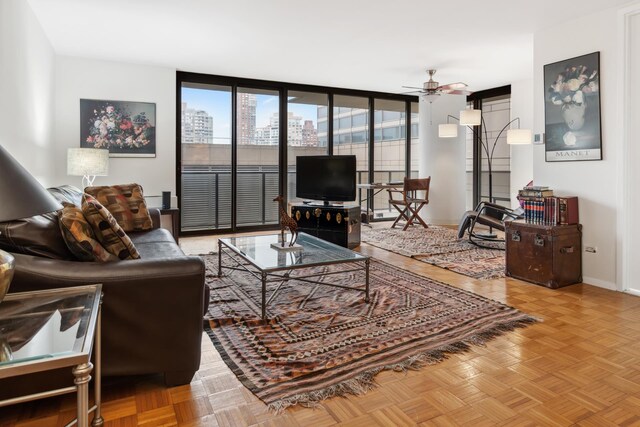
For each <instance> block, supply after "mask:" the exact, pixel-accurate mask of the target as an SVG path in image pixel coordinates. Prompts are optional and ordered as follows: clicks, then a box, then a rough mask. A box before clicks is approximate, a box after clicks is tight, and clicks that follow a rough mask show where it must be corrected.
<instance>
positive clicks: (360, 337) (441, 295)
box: [204, 255, 535, 411]
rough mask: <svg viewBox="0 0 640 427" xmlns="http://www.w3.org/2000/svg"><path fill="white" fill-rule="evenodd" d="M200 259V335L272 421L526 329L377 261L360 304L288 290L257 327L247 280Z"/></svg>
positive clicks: (491, 305) (467, 295) (353, 295)
mask: <svg viewBox="0 0 640 427" xmlns="http://www.w3.org/2000/svg"><path fill="white" fill-rule="evenodd" d="M204 258H205V262H206V265H207V279H206V280H207V284H208V285H209V287H210V289H211V303H210V306H209V312H208V315H207V319H208V320H207V321H205V330H206V331H207V333H208V335H209V337H210V338H211V340H212V341H213V344H214V345H215V347H216V349H217V350H218V352H219V353H220V355H221V356H222V359H223V360H224V361H225V363H226V364H227V366H229V368H230V369H231V370H232V371H233V372H234V374H235V375H236V376H237V377H238V378H239V379H240V381H241V382H242V384H243V385H244V386H245V387H247V388H248V389H249V390H250V391H251V392H252V393H254V394H255V395H256V396H258V397H259V398H260V399H262V400H263V401H264V402H265V403H267V404H268V405H269V408H270V409H272V410H276V411H280V410H283V409H285V408H287V407H288V406H291V405H296V404H301V405H305V406H312V405H314V404H316V403H317V402H320V401H322V400H324V399H326V398H330V397H333V396H344V395H346V394H355V395H359V394H363V393H366V392H367V391H368V390H370V389H372V388H373V387H374V386H375V384H374V380H373V377H374V376H375V375H376V374H377V373H378V372H380V371H382V370H385V369H393V370H396V371H402V370H405V369H408V368H418V367H420V366H423V365H428V364H432V363H437V362H439V361H442V360H443V359H445V358H446V355H447V354H448V353H458V352H462V351H465V350H468V349H469V346H470V345H472V344H483V343H484V342H485V341H487V340H489V339H491V338H493V337H495V336H498V335H500V334H503V333H505V332H507V331H511V330H513V329H514V328H518V327H523V326H526V325H527V324H530V323H533V322H535V319H533V318H532V317H530V316H528V315H526V314H524V313H522V312H519V311H518V310H516V309H514V308H512V307H509V306H506V305H503V304H501V303H498V302H496V301H493V300H490V299H487V298H484V297H482V296H479V295H476V294H473V293H471V292H468V291H465V290H462V289H457V288H454V287H451V286H449V285H446V284H444V283H440V282H437V281H434V280H430V279H427V278H425V277H422V276H418V275H416V274H413V273H410V272H408V271H406V270H400V269H398V268H396V267H393V266H392V265H389V264H386V263H383V262H381V261H377V260H372V262H371V269H370V276H371V281H370V284H371V302H370V303H369V304H365V303H364V301H363V295H362V294H361V293H359V292H354V291H346V290H342V289H338V288H334V287H330V286H322V285H303V284H301V283H300V282H296V281H290V282H289V283H288V284H286V285H284V286H283V288H282V289H280V293H279V294H278V296H277V297H276V298H275V299H274V300H273V301H272V302H271V304H270V305H269V306H268V311H267V316H268V318H269V320H267V321H262V320H261V319H260V305H259V304H260V285H259V284H258V282H257V280H256V279H255V278H254V277H252V276H250V275H248V274H246V273H240V272H232V273H231V274H230V275H228V276H227V275H225V277H223V278H218V277H217V276H216V269H217V257H215V256H211V255H206V256H205V257H204ZM223 262H224V261H223ZM316 268H323V269H327V270H331V269H332V267H316ZM225 274H226V271H225ZM361 276H362V274H361V273H350V275H349V276H347V275H345V277H343V278H341V279H340V277H342V276H341V275H338V276H330V277H331V280H332V281H337V282H334V283H343V284H349V285H353V284H357V283H363V277H361ZM272 286H276V284H272ZM270 289H271V288H270Z"/></svg>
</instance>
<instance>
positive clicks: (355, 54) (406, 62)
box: [29, 0, 628, 93]
mask: <svg viewBox="0 0 640 427" xmlns="http://www.w3.org/2000/svg"><path fill="white" fill-rule="evenodd" d="M627 2H628V0H580V1H579V2H577V3H576V2H573V1H572V2H569V1H566V0H537V1H531V0H448V1H443V0H439V1H435V0H396V1H388V0H387V1H380V0H324V1H317V0H316V1H314V2H313V3H312V2H309V1H306V2H305V1H293V0H233V1H218V0H180V1H178V0H108V1H104V0H56V1H51V0H29V3H30V4H31V6H32V8H33V10H34V12H35V13H36V16H37V17H38V19H39V20H40V22H41V24H42V26H43V28H44V30H45V32H46V34H47V36H48V37H49V39H50V40H51V43H52V44H53V47H54V49H55V51H56V53H57V54H60V55H69V56H79V57H88V58H98V59H107V60H114V61H124V62H132V63H141V64H150V65H159V66H166V67H171V68H177V69H178V70H184V71H193V72H202V73H209V74H219V75H228V76H240V77H249V78H257V79H267V80H279V81H289V82H298V83H307V84H318V85H325V86H336V87H347V88H357V89H369V90H379V91H385V92H395V93H399V92H402V91H403V89H402V88H401V86H402V85H409V86H421V85H422V82H424V81H425V80H426V79H427V75H426V72H425V69H426V68H436V69H438V73H437V75H436V77H437V78H436V80H438V81H439V82H440V83H450V82H456V81H463V82H466V83H468V84H469V86H470V89H472V90H480V89H487V88H490V87H495V86H500V85H504V84H508V83H510V82H513V81H517V80H520V79H523V78H529V77H531V76H532V74H531V73H532V63H533V60H532V59H533V58H532V55H533V33H534V32H535V31H537V30H540V29H542V28H545V27H549V26H553V25H557V24H560V23H562V22H566V21H570V20H571V19H574V18H576V17H577V16H580V15H587V14H589V13H592V12H595V11H598V10H601V9H605V8H608V7H612V6H615V5H621V4H624V3H627ZM578 5H579V6H578ZM580 31H583V29H580V30H577V31H576V37H579V33H580ZM563 42H565V43H566V42H568V41H567V40H564V41H563ZM579 53H581V52H576V54H579Z"/></svg>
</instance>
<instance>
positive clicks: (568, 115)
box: [544, 52, 602, 162]
mask: <svg viewBox="0 0 640 427" xmlns="http://www.w3.org/2000/svg"><path fill="white" fill-rule="evenodd" d="M544 87H545V91H544V130H545V134H546V135H545V139H546V145H545V159H546V161H547V162H564V161H576V160H602V132H601V125H600V52H594V53H590V54H588V55H582V56H578V57H575V58H571V59H565V60H564V61H559V62H554V63H553V64H547V65H545V66H544Z"/></svg>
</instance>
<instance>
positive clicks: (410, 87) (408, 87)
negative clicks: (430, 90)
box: [401, 86, 423, 90]
mask: <svg viewBox="0 0 640 427" xmlns="http://www.w3.org/2000/svg"><path fill="white" fill-rule="evenodd" d="M401 87H404V88H407V89H419V90H422V89H423V88H421V87H415V86H401Z"/></svg>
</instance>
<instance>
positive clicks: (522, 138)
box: [507, 129, 533, 145]
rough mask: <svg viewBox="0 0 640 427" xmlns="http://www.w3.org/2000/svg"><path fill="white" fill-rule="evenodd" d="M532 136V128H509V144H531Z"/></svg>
mask: <svg viewBox="0 0 640 427" xmlns="http://www.w3.org/2000/svg"><path fill="white" fill-rule="evenodd" d="M532 136H533V135H532V131H531V129H509V130H508V131H507V144H512V145H524V144H531V140H532V139H533V138H532Z"/></svg>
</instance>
